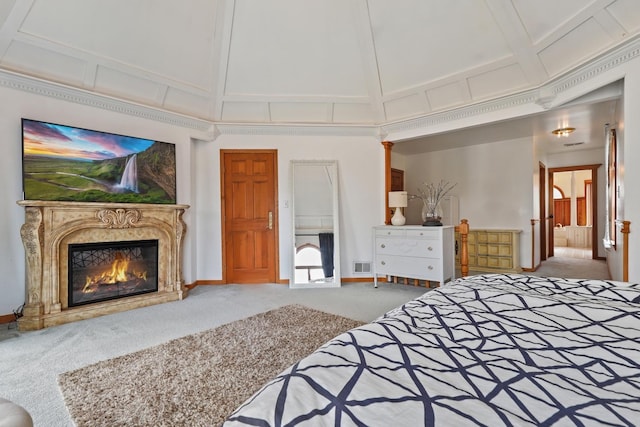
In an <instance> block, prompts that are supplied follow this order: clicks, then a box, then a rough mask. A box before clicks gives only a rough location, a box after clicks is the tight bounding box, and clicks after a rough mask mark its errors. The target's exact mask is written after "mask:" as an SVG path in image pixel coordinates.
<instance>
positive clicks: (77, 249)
mask: <svg viewBox="0 0 640 427" xmlns="http://www.w3.org/2000/svg"><path fill="white" fill-rule="evenodd" d="M68 259H69V293H68V296H69V298H68V305H69V307H74V306H78V305H84V304H90V303H95V302H99V301H106V300H111V299H115V298H123V297H127V296H133V295H139V294H144V293H149V292H157V291H158V241H157V240H136V241H121V242H104V243H82V244H70V245H69V258H68Z"/></svg>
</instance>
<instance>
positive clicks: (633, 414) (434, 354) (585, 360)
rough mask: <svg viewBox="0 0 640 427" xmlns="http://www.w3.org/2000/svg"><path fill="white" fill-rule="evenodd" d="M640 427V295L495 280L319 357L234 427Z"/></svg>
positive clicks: (426, 305) (409, 310)
mask: <svg viewBox="0 0 640 427" xmlns="http://www.w3.org/2000/svg"><path fill="white" fill-rule="evenodd" d="M639 424H640V285H629V284H626V283H617V282H612V281H600V280H577V279H558V278H541V277H534V276H524V275H518V274H513V275H506V274H487V275H480V276H470V277H466V278H462V279H458V280H456V281H454V282H452V283H449V284H447V285H444V286H442V287H440V288H437V289H434V290H431V291H428V292H427V293H425V294H424V295H422V296H421V297H419V298H416V299H414V300H412V301H410V302H408V303H406V304H404V305H403V306H401V307H399V308H397V309H394V310H392V311H390V312H388V313H387V314H385V315H384V316H382V317H381V318H379V319H378V320H376V321H374V322H372V323H369V324H367V325H364V326H361V327H358V328H355V329H353V330H351V331H348V332H346V333H344V334H342V335H339V336H338V337H336V338H335V339H333V340H331V341H329V342H328V343H327V344H325V345H324V346H322V347H321V348H319V349H318V350H316V351H315V352H314V353H312V354H311V355H309V356H308V357H306V358H304V359H302V360H300V361H299V362H298V363H296V364H295V365H293V366H292V367H290V368H289V369H287V370H286V371H285V372H283V373H282V374H281V375H279V376H278V377H277V378H275V379H274V380H272V381H271V382H269V383H268V384H267V385H265V386H264V387H263V388H262V389H261V390H260V391H258V392H257V393H256V394H255V395H254V396H253V397H252V398H250V399H249V400H248V401H247V402H245V403H244V404H243V405H242V406H241V407H240V408H238V409H237V410H236V411H235V412H234V413H233V414H232V415H231V416H230V417H229V419H228V420H227V422H226V423H225V426H236V425H254V426H255V425H264V426H289V425H309V426H320V425H331V426H420V425H425V426H433V425H435V426H441V425H442V426H467V425H473V426H475V425H477V426H503V425H507V426H511V425H517V426H545V425H546V426H551V425H553V426H563V425H594V426H595V425H597V426H601V425H608V426H613V425H620V426H622V425H625V426H629V425H639Z"/></svg>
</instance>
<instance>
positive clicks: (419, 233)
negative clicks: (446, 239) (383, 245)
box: [376, 227, 440, 239]
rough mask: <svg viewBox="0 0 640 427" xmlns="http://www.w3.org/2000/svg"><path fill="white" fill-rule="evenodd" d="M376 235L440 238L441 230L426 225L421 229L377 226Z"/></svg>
mask: <svg viewBox="0 0 640 427" xmlns="http://www.w3.org/2000/svg"><path fill="white" fill-rule="evenodd" d="M376 236H381V237H382V236H395V237H407V238H416V239H440V231H438V230H433V229H431V228H430V227H424V228H421V229H418V230H416V229H411V230H407V229H403V228H400V227H398V228H395V227H385V228H377V229H376Z"/></svg>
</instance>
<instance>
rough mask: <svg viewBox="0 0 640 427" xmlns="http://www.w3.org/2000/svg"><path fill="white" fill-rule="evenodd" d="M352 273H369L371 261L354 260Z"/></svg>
mask: <svg viewBox="0 0 640 427" xmlns="http://www.w3.org/2000/svg"><path fill="white" fill-rule="evenodd" d="M353 272H354V273H371V261H356V262H354V263H353Z"/></svg>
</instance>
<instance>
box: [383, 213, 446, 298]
mask: <svg viewBox="0 0 640 427" xmlns="http://www.w3.org/2000/svg"><path fill="white" fill-rule="evenodd" d="M373 242H374V251H373V258H374V260H373V277H374V284H375V286H376V287H377V286H378V275H383V276H396V277H405V278H411V279H419V280H428V281H434V282H439V283H440V284H441V285H442V284H444V283H445V282H446V281H448V280H453V279H454V278H455V250H454V227H453V226H442V227H423V226H421V225H406V226H392V225H383V226H378V227H374V228H373Z"/></svg>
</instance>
